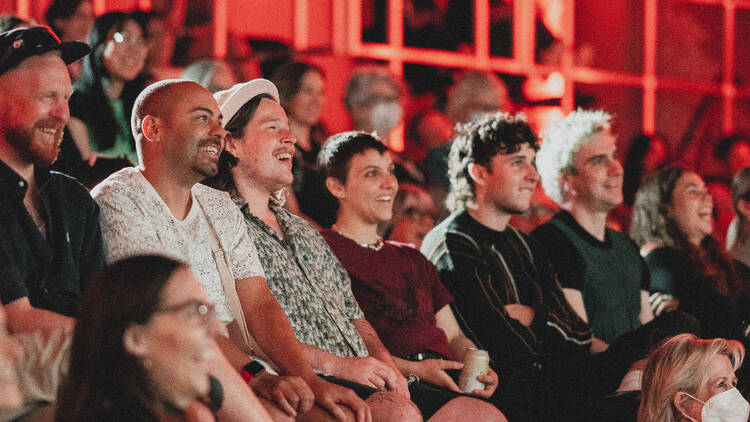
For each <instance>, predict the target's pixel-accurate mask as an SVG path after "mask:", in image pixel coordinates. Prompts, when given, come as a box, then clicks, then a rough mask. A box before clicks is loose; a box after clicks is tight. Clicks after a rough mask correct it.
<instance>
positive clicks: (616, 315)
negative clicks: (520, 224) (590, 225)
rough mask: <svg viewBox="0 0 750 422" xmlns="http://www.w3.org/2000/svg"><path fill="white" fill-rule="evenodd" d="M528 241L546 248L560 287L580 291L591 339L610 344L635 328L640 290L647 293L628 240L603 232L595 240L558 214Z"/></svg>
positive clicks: (634, 248) (635, 251) (637, 258)
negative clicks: (600, 236) (601, 237)
mask: <svg viewBox="0 0 750 422" xmlns="http://www.w3.org/2000/svg"><path fill="white" fill-rule="evenodd" d="M532 237H533V238H535V239H536V240H537V241H538V242H539V243H541V244H542V245H544V246H545V247H546V249H547V252H548V255H549V256H550V258H551V260H552V262H553V266H554V267H555V272H557V274H558V278H559V281H560V284H561V285H562V287H564V288H569V289H575V290H578V291H580V292H581V295H582V296H583V304H584V307H585V309H586V315H587V316H588V320H589V325H590V326H591V328H592V329H593V330H594V335H595V336H596V337H597V338H599V339H602V340H604V341H606V342H607V343H612V342H613V341H614V340H615V339H616V338H617V337H619V336H620V335H621V334H624V333H626V332H628V331H630V330H633V329H635V328H638V327H639V326H640V325H641V322H640V320H639V318H638V317H639V315H640V312H641V292H640V291H641V290H647V289H648V285H649V273H648V269H647V268H646V266H645V264H644V262H643V259H642V258H641V257H640V255H639V253H638V247H637V246H636V245H635V243H633V241H632V240H630V238H629V237H628V236H626V235H625V234H623V233H620V232H618V231H615V230H610V229H606V232H605V238H604V241H603V242H602V241H599V240H598V239H596V238H595V237H593V236H592V235H591V234H589V233H588V232H587V231H586V230H585V229H584V228H583V227H581V226H580V225H579V224H578V222H576V221H575V219H574V218H573V216H572V215H570V213H568V212H566V211H562V212H560V213H558V214H557V215H556V216H555V218H553V219H552V220H550V221H549V222H548V223H546V224H543V225H542V226H540V227H539V228H537V229H536V230H534V232H533V233H532Z"/></svg>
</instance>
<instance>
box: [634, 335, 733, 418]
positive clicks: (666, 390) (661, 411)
mask: <svg viewBox="0 0 750 422" xmlns="http://www.w3.org/2000/svg"><path fill="white" fill-rule="evenodd" d="M720 355H724V356H727V358H729V362H730V363H731V364H732V368H733V369H734V370H735V371H736V370H737V369H738V368H739V367H740V365H742V360H743V358H744V356H745V348H744V347H743V346H742V344H741V343H740V342H738V341H736V340H726V339H723V338H715V339H711V340H701V339H699V338H697V337H696V336H694V335H693V334H679V335H676V336H674V337H671V338H669V339H667V340H665V341H664V343H662V344H661V345H660V346H659V347H658V348H656V349H655V350H654V351H653V352H651V354H650V355H649V357H648V360H647V361H646V368H645V369H644V371H643V378H642V379H643V381H642V385H643V391H642V394H641V397H642V398H641V404H640V407H639V409H638V422H676V421H679V420H681V415H680V414H679V411H678V410H677V408H676V407H675V406H674V404H673V403H672V400H673V397H674V395H675V394H676V393H678V392H685V393H688V394H691V395H693V396H695V394H696V393H697V391H698V389H699V388H700V387H701V386H702V385H705V384H706V383H707V382H708V377H709V375H710V374H709V371H708V368H709V365H710V364H711V361H712V360H713V359H714V358H715V357H716V356H720Z"/></svg>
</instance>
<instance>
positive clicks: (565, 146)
mask: <svg viewBox="0 0 750 422" xmlns="http://www.w3.org/2000/svg"><path fill="white" fill-rule="evenodd" d="M611 120H612V115H610V114H609V113H607V112H605V111H603V110H596V111H591V110H583V109H580V108H579V109H578V110H577V111H574V112H572V113H570V114H568V115H567V116H565V118H563V119H561V120H560V121H558V122H556V123H553V124H552V125H551V126H550V127H549V128H547V130H545V131H544V132H543V133H542V145H541V147H540V148H539V153H538V154H537V156H536V163H537V171H538V172H539V176H540V177H541V179H542V187H544V191H545V192H546V193H547V196H549V197H550V198H552V199H553V200H554V201H555V202H557V203H558V204H562V203H563V202H565V200H566V199H565V195H564V192H563V191H562V187H561V186H560V183H559V181H558V178H559V177H560V175H561V173H563V172H567V173H569V174H576V169H575V167H574V166H573V161H574V160H575V156H576V153H578V150H580V149H581V147H582V146H584V145H586V144H587V143H588V141H589V140H590V139H591V137H592V136H593V135H595V134H597V133H599V132H601V131H604V130H609V128H610V121H611Z"/></svg>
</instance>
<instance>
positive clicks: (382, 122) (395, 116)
mask: <svg viewBox="0 0 750 422" xmlns="http://www.w3.org/2000/svg"><path fill="white" fill-rule="evenodd" d="M402 114H403V111H402V110H401V104H399V103H398V102H396V101H388V102H378V103H377V104H375V106H373V107H372V111H371V112H370V123H372V128H373V130H374V131H375V132H376V133H377V134H378V136H380V137H382V138H383V139H386V138H388V134H389V133H391V130H393V128H394V127H396V125H398V122H400V121H401V115H402Z"/></svg>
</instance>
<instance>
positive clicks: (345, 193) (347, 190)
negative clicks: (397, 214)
mask: <svg viewBox="0 0 750 422" xmlns="http://www.w3.org/2000/svg"><path fill="white" fill-rule="evenodd" d="M393 172H394V165H393V160H392V159H391V156H390V154H389V153H388V152H387V151H386V152H384V153H382V154H381V153H380V152H378V151H376V150H374V149H368V150H366V151H364V152H362V153H359V154H355V155H354V156H352V158H351V160H350V161H349V172H348V173H347V176H346V182H345V183H343V184H341V182H340V181H338V180H335V181H334V183H333V184H334V185H335V187H334V189H331V193H332V194H333V195H334V196H335V197H336V198H338V200H339V206H340V209H339V215H342V214H343V213H347V215H349V216H351V217H352V219H355V220H357V221H359V222H361V223H364V224H367V225H373V224H378V223H381V222H384V221H388V220H390V219H391V217H392V216H393V199H394V196H395V195H396V191H397V190H398V181H396V176H395V175H394V173H393ZM329 180H333V179H329Z"/></svg>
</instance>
